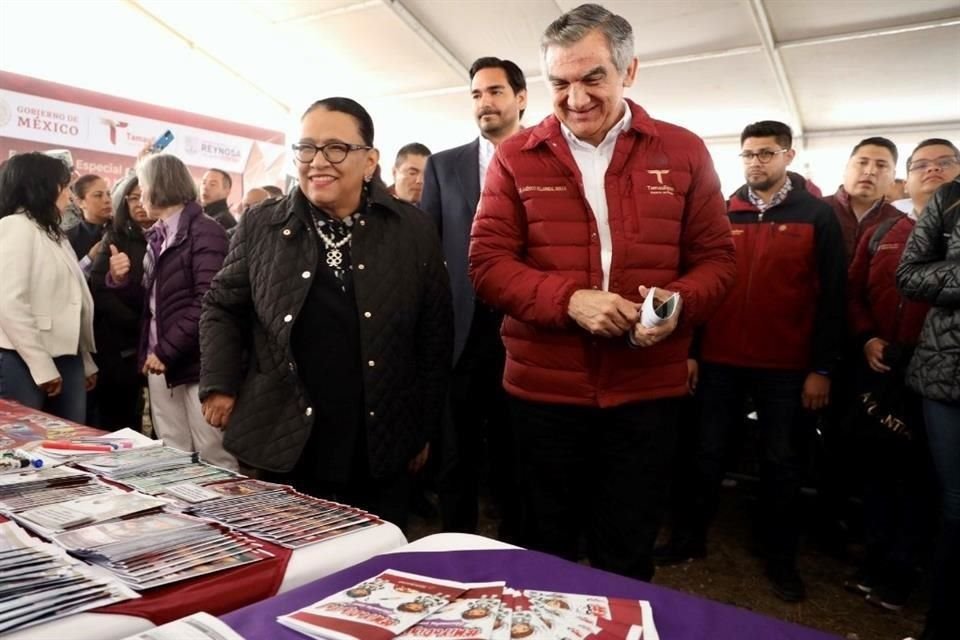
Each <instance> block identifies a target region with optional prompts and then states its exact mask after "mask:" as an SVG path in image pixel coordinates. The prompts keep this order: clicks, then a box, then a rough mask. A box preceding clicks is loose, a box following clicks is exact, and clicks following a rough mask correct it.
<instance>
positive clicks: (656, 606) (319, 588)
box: [222, 549, 838, 640]
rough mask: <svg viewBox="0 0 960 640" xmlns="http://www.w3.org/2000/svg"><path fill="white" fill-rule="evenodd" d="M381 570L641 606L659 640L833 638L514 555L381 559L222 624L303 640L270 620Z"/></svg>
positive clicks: (260, 637)
mask: <svg viewBox="0 0 960 640" xmlns="http://www.w3.org/2000/svg"><path fill="white" fill-rule="evenodd" d="M384 569H400V570H402V571H410V572H412V573H419V574H422V575H427V576H433V577H435V578H447V579H452V580H463V581H475V582H480V581H485V580H505V581H506V582H507V584H508V585H510V586H512V587H515V588H521V589H544V590H546V589H551V590H556V591H567V592H573V593H588V594H596V595H604V596H612V597H620V598H637V599H639V600H649V601H650V602H651V604H652V605H653V617H654V620H655V621H656V624H657V630H658V631H659V632H660V638H661V640H708V639H709V640H827V639H831V640H836V638H837V637H838V636H834V635H830V634H828V633H823V632H822V631H816V630H813V629H808V628H806V627H801V626H798V625H795V624H790V623H787V622H782V621H779V620H775V619H773V618H769V617H767V616H762V615H759V614H756V613H752V612H750V611H745V610H743V609H737V608H736V607H731V606H729V605H724V604H719V603H717V602H711V601H710V600H705V599H703V598H697V597H695V596H690V595H687V594H684V593H680V592H678V591H673V590H671V589H667V588H664V587H658V586H656V585H652V584H648V583H646V582H640V581H638V580H631V579H629V578H624V577H621V576H617V575H613V574H610V573H606V572H604V571H598V570H596V569H591V568H590V567H586V566H583V565H579V564H574V563H572V562H567V561H566V560H561V559H559V558H555V557H553V556H549V555H545V554H542V553H537V552H535V551H526V550H522V549H504V550H499V549H498V550H487V551H437V552H407V553H388V554H384V555H380V556H376V557H374V558H371V559H369V560H367V561H366V562H361V563H360V564H358V565H355V566H353V567H350V568H349V569H344V570H343V571H340V572H339V573H335V574H333V575H330V576H327V577H326V578H323V579H321V580H317V581H316V582H311V583H310V584H307V585H304V586H302V587H300V588H299V589H294V590H293V591H288V592H287V593H284V594H281V595H278V596H274V597H273V598H270V599H268V600H264V601H262V602H259V603H257V604H253V605H250V606H248V607H245V608H243V609H238V610H237V611H234V612H233V613H230V614H227V615H225V616H222V619H223V620H224V622H226V623H227V624H228V625H230V626H231V627H232V628H233V629H234V630H236V631H237V633H239V634H241V635H242V636H244V637H245V638H247V639H248V640H267V639H269V640H303V638H305V637H306V636H303V635H301V634H299V633H297V632H295V631H292V630H290V629H287V628H286V627H283V626H281V625H279V624H277V621H276V619H277V616H280V615H283V614H286V613H290V612H291V611H294V610H296V609H299V608H301V607H305V606H307V605H310V604H313V603H314V602H316V601H317V600H321V599H323V598H324V597H326V596H328V595H330V594H331V593H336V592H337V591H341V590H343V589H345V588H347V587H349V586H350V585H353V584H356V583H357V582H360V581H362V580H364V579H366V578H369V577H370V576H373V575H376V574H378V573H380V572H381V571H383V570H384Z"/></svg>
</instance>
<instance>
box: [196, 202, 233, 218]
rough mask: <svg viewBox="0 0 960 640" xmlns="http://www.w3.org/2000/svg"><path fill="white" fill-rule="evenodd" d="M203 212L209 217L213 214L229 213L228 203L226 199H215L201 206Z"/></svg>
mask: <svg viewBox="0 0 960 640" xmlns="http://www.w3.org/2000/svg"><path fill="white" fill-rule="evenodd" d="M203 212H204V213H205V214H207V215H208V216H210V217H211V218H212V217H214V216H218V215H220V214H221V213H226V214H230V205H228V204H227V201H226V200H217V201H215V202H211V203H210V204H208V205H207V206H205V207H204V208H203ZM230 215H232V214H230Z"/></svg>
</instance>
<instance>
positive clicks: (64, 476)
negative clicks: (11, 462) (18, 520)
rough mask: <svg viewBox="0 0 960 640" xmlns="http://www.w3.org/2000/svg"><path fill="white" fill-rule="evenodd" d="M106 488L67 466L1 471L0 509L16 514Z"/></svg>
mask: <svg viewBox="0 0 960 640" xmlns="http://www.w3.org/2000/svg"><path fill="white" fill-rule="evenodd" d="M110 491H111V489H110V487H108V486H107V485H105V484H103V483H102V482H100V481H98V480H97V478H96V476H94V475H91V474H89V473H84V472H83V471H78V470H76V469H70V468H69V467H43V468H40V469H29V470H25V471H20V472H17V473H5V474H3V475H0V511H6V512H8V513H16V512H18V511H24V510H25V509H33V508H34V507H40V506H43V505H47V504H54V503H57V502H64V501H67V500H73V499H76V498H83V497H86V496H92V495H98V494H102V493H108V492H110Z"/></svg>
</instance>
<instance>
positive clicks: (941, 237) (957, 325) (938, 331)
mask: <svg viewBox="0 0 960 640" xmlns="http://www.w3.org/2000/svg"><path fill="white" fill-rule="evenodd" d="M897 286H898V287H899V288H900V291H901V292H902V293H903V295H905V296H907V297H908V298H913V299H914V300H922V301H924V302H929V303H930V304H932V305H933V308H932V309H931V310H930V313H928V314H927V319H926V320H925V321H924V323H923V330H922V331H921V333H920V343H919V344H918V345H917V350H916V351H915V352H914V354H913V359H912V360H911V361H910V366H909V367H908V369H907V384H909V385H910V387H911V388H913V389H914V390H915V391H917V393H920V394H921V395H923V396H924V397H925V398H930V399H932V400H939V401H940V402H946V403H949V404H960V179H958V180H954V181H953V182H951V183H949V184H945V185H944V186H942V187H940V189H939V190H938V191H937V193H936V194H935V195H934V197H933V198H931V200H930V203H929V204H928V205H927V208H926V209H924V212H923V215H922V216H920V220H919V221H918V222H917V226H916V227H914V230H913V233H912V234H911V235H910V238H909V240H907V246H906V248H905V249H904V251H903V257H902V258H901V259H900V266H899V267H898V268H897Z"/></svg>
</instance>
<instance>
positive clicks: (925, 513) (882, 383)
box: [857, 367, 936, 594]
mask: <svg viewBox="0 0 960 640" xmlns="http://www.w3.org/2000/svg"><path fill="white" fill-rule="evenodd" d="M864 369H865V370H864V371H862V372H861V373H860V377H861V380H862V381H861V383H860V385H859V387H860V389H861V390H862V392H863V393H866V392H867V391H871V392H872V393H873V394H875V395H877V396H879V397H881V398H883V397H886V398H887V399H888V400H890V399H892V398H893V397H894V396H896V397H899V398H902V402H903V404H902V414H901V415H900V417H902V418H904V419H905V420H906V422H907V424H908V425H910V431H909V436H910V437H907V436H905V435H903V434H898V433H894V432H893V431H891V430H890V429H888V428H886V427H885V426H883V425H882V424H881V423H880V422H879V421H878V420H877V418H874V417H870V416H867V415H863V411H862V410H861V413H860V414H859V416H858V420H857V422H858V426H859V428H858V430H857V431H858V438H857V445H858V446H857V452H858V454H857V455H858V457H859V459H860V460H861V465H862V470H863V520H864V523H863V524H864V526H863V531H864V543H865V546H866V552H867V553H866V557H865V560H864V566H863V568H864V571H865V573H866V574H867V575H869V576H871V579H872V580H874V581H875V582H876V583H877V584H878V585H880V586H883V587H885V588H887V589H891V590H894V592H896V593H900V592H902V593H903V594H906V593H907V592H908V591H909V590H910V588H911V587H912V585H913V582H914V573H915V568H916V566H917V563H918V561H919V559H920V557H921V554H922V550H923V548H924V546H927V545H929V543H930V542H931V540H932V537H933V535H932V534H933V526H932V525H933V517H932V516H933V514H934V513H935V505H934V500H933V496H934V495H935V494H936V490H935V481H934V475H933V463H932V461H931V459H930V450H929V446H928V445H927V438H926V433H925V432H924V429H923V412H922V410H921V405H920V398H919V397H918V396H915V395H914V394H913V393H911V392H910V391H909V390H908V389H906V388H905V384H904V382H903V378H902V376H903V372H902V371H899V372H897V371H894V372H892V373H886V374H877V373H874V372H872V371H870V370H867V369H866V367H864Z"/></svg>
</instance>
